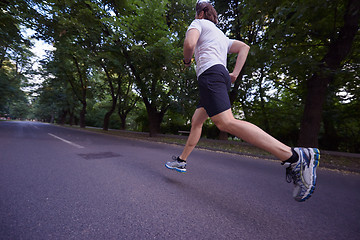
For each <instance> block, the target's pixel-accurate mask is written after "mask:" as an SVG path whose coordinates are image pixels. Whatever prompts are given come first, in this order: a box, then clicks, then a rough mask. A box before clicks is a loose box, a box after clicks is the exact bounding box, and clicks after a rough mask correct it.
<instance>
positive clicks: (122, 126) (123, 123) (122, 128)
mask: <svg viewBox="0 0 360 240" xmlns="http://www.w3.org/2000/svg"><path fill="white" fill-rule="evenodd" d="M119 116H120V120H121V125H120V127H121V130H125V129H126V115H125V114H121V113H119Z"/></svg>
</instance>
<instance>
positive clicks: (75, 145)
mask: <svg viewBox="0 0 360 240" xmlns="http://www.w3.org/2000/svg"><path fill="white" fill-rule="evenodd" d="M48 134H49V135H50V136H52V137H54V138H57V139H59V140H61V141H63V142H66V143H67V144H70V145H72V146H74V147H77V148H85V147H83V146H81V145H78V144H76V143H73V142H70V141H68V140H66V139H63V138H61V137H58V136H56V135H54V134H51V133H48Z"/></svg>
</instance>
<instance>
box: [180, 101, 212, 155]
mask: <svg viewBox="0 0 360 240" xmlns="http://www.w3.org/2000/svg"><path fill="white" fill-rule="evenodd" d="M208 117H209V116H208V115H207V113H206V111H205V109H204V108H202V107H201V108H197V109H196V110H195V112H194V115H193V117H192V120H191V130H190V134H189V137H188V139H187V141H186V145H185V148H184V150H183V152H182V154H181V155H180V156H179V157H180V159H182V160H184V161H186V159H187V158H188V156H189V155H190V153H191V152H192V150H193V149H194V147H195V146H196V144H197V143H198V142H199V139H200V137H201V131H202V126H203V124H204V122H205V121H206V119H208Z"/></svg>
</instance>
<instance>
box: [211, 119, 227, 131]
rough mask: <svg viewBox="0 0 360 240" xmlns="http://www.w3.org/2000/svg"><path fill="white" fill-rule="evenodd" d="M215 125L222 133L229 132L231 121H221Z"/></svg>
mask: <svg viewBox="0 0 360 240" xmlns="http://www.w3.org/2000/svg"><path fill="white" fill-rule="evenodd" d="M214 123H215V125H216V127H217V128H218V129H219V130H220V131H222V132H229V126H230V124H231V121H229V120H227V119H221V120H220V121H215V122H214Z"/></svg>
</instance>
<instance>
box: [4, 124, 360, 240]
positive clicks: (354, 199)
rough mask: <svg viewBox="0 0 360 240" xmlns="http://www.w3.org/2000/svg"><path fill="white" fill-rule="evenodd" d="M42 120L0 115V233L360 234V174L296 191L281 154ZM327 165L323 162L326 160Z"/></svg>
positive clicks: (325, 177) (328, 178) (333, 175)
mask: <svg viewBox="0 0 360 240" xmlns="http://www.w3.org/2000/svg"><path fill="white" fill-rule="evenodd" d="M181 150H182V147H181V146H174V145H169V144H162V143H154V142H146V141H140V140H133V139H127V138H121V137H115V136H109V135H104V134H96V133H90V132H86V131H81V130H74V129H67V128H63V127H58V126H53V125H49V124H42V123H36V122H0V220H1V225H0V239H2V240H5V239H87V240H89V239H287V240H288V239H317V240H320V239H326V240H328V239H357V240H358V239H360V176H359V175H355V174H344V173H340V172H334V171H329V170H326V169H321V168H320V169H319V170H318V183H317V189H316V191H315V193H314V196H313V197H311V198H310V199H309V200H308V201H306V202H304V203H298V202H296V201H294V200H293V198H292V188H293V186H292V184H288V183H286V181H285V170H284V169H283V167H282V166H281V165H280V164H279V163H278V162H275V161H269V160H262V159H257V158H251V157H244V156H238V155H231V154H222V153H216V152H211V151H205V150H195V151H194V152H193V153H192V155H191V157H190V159H189V162H188V172H187V173H186V174H182V173H177V172H175V171H171V170H168V169H166V168H165V167H164V163H165V161H167V160H170V159H171V156H172V155H177V154H179V153H180V152H181ZM320 166H321V164H320Z"/></svg>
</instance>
